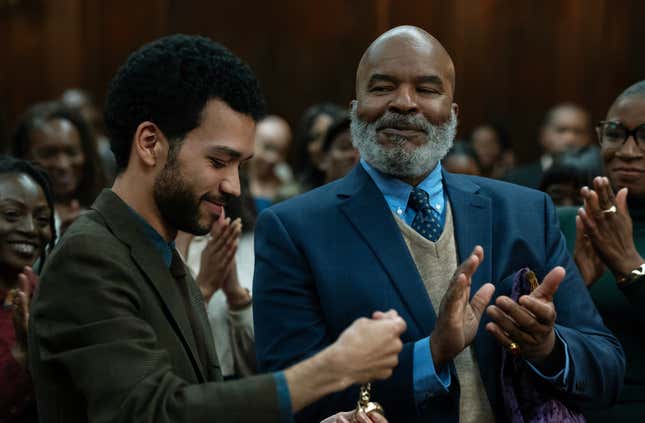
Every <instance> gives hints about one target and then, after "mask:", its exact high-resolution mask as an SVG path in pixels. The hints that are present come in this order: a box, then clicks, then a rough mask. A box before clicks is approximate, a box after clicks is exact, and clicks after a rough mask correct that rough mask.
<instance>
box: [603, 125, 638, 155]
mask: <svg viewBox="0 0 645 423" xmlns="http://www.w3.org/2000/svg"><path fill="white" fill-rule="evenodd" d="M596 131H597V132H598V141H599V142H600V145H601V146H603V147H607V148H620V147H621V146H622V145H623V144H625V143H626V142H627V139H628V138H629V137H630V136H632V137H634V141H635V142H636V145H638V147H640V149H641V150H644V151H645V123H644V124H642V125H640V126H637V127H636V128H634V129H631V130H629V129H627V128H625V126H624V125H623V124H622V123H620V122H612V121H601V122H600V123H598V125H596Z"/></svg>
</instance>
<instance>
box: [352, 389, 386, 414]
mask: <svg viewBox="0 0 645 423" xmlns="http://www.w3.org/2000/svg"><path fill="white" fill-rule="evenodd" d="M371 389H372V384H370V383H366V384H364V385H361V390H360V393H359V394H358V403H357V404H356V411H357V412H358V411H360V410H363V412H364V413H365V414H369V413H378V414H380V415H381V416H385V411H383V407H381V404H379V403H378V402H373V401H370V391H371Z"/></svg>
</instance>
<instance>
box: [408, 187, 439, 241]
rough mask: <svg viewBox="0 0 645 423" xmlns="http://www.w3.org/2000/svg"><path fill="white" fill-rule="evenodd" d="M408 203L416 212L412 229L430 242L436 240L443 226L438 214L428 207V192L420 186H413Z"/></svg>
mask: <svg viewBox="0 0 645 423" xmlns="http://www.w3.org/2000/svg"><path fill="white" fill-rule="evenodd" d="M409 204H410V207H411V208H412V210H414V211H416V212H417V215H416V216H415V217H414V220H413V221H412V229H414V230H415V231H417V232H418V233H420V234H421V235H423V236H424V237H425V238H427V239H429V240H430V241H432V242H435V241H436V240H438V239H439V237H440V236H441V231H442V230H443V228H442V227H441V221H440V216H439V214H438V213H437V212H436V211H434V210H433V209H432V208H431V207H430V201H429V196H428V193H427V192H425V191H424V190H422V189H421V188H414V189H413V190H412V192H411V193H410V200H409Z"/></svg>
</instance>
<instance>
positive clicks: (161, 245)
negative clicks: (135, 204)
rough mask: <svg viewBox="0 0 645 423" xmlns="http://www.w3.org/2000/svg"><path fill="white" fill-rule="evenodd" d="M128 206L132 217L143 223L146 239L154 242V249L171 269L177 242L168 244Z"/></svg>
mask: <svg viewBox="0 0 645 423" xmlns="http://www.w3.org/2000/svg"><path fill="white" fill-rule="evenodd" d="M126 206H127V207H128V210H130V211H131V212H132V215H133V216H134V217H135V218H136V219H137V220H138V221H139V222H140V223H141V226H143V231H144V232H145V234H146V238H148V240H149V241H150V242H152V245H153V246H154V248H155V249H156V250H157V251H158V252H159V253H160V254H161V256H162V258H163V261H164V263H165V265H166V267H168V268H170V263H172V252H173V250H174V249H175V241H172V242H170V243H168V242H166V240H165V239H164V237H162V236H161V234H160V233H159V232H157V231H156V230H155V228H153V227H152V226H151V225H150V224H149V223H148V222H147V221H146V219H144V218H143V216H141V215H140V214H139V213H137V212H136V211H135V210H134V209H133V208H132V207H130V206H128V205H127V204H126Z"/></svg>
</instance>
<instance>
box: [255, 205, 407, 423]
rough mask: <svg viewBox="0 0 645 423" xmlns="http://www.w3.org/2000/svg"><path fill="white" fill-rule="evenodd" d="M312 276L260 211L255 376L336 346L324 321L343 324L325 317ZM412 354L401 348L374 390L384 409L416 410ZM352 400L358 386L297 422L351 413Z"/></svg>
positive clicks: (279, 226) (273, 217) (277, 223)
mask: <svg viewBox="0 0 645 423" xmlns="http://www.w3.org/2000/svg"><path fill="white" fill-rule="evenodd" d="M303 236H305V237H306V236H307V235H306V234H304V235H303ZM325 248H333V246H331V245H330V246H328V247H327V246H326V247H325ZM313 275H314V272H313V271H312V269H311V268H310V267H309V264H308V261H307V260H306V257H305V255H304V254H303V252H302V250H300V249H299V247H298V246H297V245H296V243H295V242H294V238H293V237H292V236H291V234H290V233H289V232H288V228H287V227H285V225H284V224H283V221H282V220H281V218H280V217H279V216H278V215H277V214H276V213H274V211H273V210H272V209H267V210H266V211H264V212H263V213H262V214H261V215H260V218H259V219H258V223H257V225H256V229H255V274H254V279H253V296H254V301H253V319H254V326H255V342H256V351H257V355H258V368H259V370H260V371H275V370H276V369H282V368H286V367H288V366H290V365H293V364H294V363H296V362H298V361H301V360H303V359H305V358H307V357H310V356H312V355H314V354H316V353H317V352H319V351H321V350H322V349H324V348H326V347H327V346H329V345H330V344H331V343H333V342H334V341H335V339H333V335H331V333H330V332H331V331H330V330H329V328H328V327H327V325H326V323H325V319H326V318H329V319H334V318H339V319H342V320H346V319H345V318H344V316H340V317H339V316H335V317H334V316H326V315H325V314H324V311H323V310H322V309H321V306H320V299H319V297H318V293H317V288H316V281H315V280H314V276H313ZM348 301H351V299H348V298H342V299H341V298H339V304H346V302H348ZM338 313H341V314H342V313H343V307H339V309H338ZM350 313H351V312H350ZM276 316H279V318H278V317H276ZM413 352H414V343H412V342H408V343H405V344H404V346H403V351H402V352H401V353H400V354H399V364H398V366H397V367H396V369H395V370H394V373H393V375H392V376H391V378H390V379H388V380H387V381H385V382H382V383H377V385H376V386H375V392H378V394H380V395H381V396H380V397H379V398H377V400H378V401H379V402H381V403H382V405H384V406H385V408H386V409H387V405H388V401H389V402H391V403H393V404H394V403H395V404H397V407H400V408H402V409H408V410H414V409H415V407H416V406H415V404H414V400H413V399H414V393H413V380H412V365H413ZM357 400H358V386H353V387H351V388H349V389H346V390H345V391H342V392H338V393H335V394H332V395H329V396H327V397H325V398H324V399H321V400H320V401H318V402H316V403H315V404H313V405H311V406H309V407H307V408H305V409H304V410H303V411H301V412H300V413H298V415H297V416H296V419H297V420H298V421H302V422H314V421H320V420H321V419H322V418H324V417H326V416H329V415H332V414H334V413H337V412H338V411H344V410H349V409H352V408H354V407H355V406H356V401H357Z"/></svg>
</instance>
